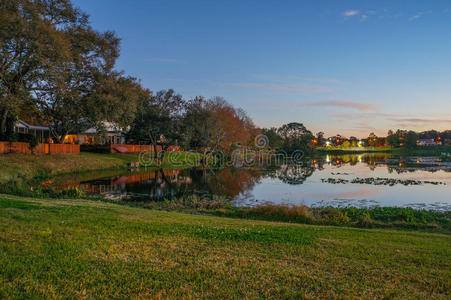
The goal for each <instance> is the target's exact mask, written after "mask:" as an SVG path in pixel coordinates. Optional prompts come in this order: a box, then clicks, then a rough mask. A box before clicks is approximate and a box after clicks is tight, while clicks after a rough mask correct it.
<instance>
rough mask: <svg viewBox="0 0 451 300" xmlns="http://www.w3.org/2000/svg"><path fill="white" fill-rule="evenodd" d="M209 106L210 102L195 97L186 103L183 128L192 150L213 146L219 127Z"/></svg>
mask: <svg viewBox="0 0 451 300" xmlns="http://www.w3.org/2000/svg"><path fill="white" fill-rule="evenodd" d="M209 106H210V104H209V101H208V100H206V99H205V98H203V97H195V98H194V99H191V100H189V101H188V102H186V103H185V114H184V117H183V124H184V126H183V127H184V130H185V136H186V137H185V140H186V142H187V145H188V146H189V147H190V148H194V149H202V150H204V149H205V148H208V147H210V146H212V143H213V141H214V136H215V133H214V130H215V128H216V126H217V125H216V120H215V118H214V116H213V113H212V112H211V110H210V109H209Z"/></svg>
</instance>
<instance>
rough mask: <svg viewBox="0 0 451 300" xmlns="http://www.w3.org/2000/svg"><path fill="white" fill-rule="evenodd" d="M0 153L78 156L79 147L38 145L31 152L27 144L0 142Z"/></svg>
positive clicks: (70, 145)
mask: <svg viewBox="0 0 451 300" xmlns="http://www.w3.org/2000/svg"><path fill="white" fill-rule="evenodd" d="M0 153H23V154H80V145H73V144H38V145H37V146H36V147H34V149H33V150H31V149H30V144H29V143H23V142H12V143H10V142H0Z"/></svg>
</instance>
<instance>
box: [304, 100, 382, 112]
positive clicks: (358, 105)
mask: <svg viewBox="0 0 451 300" xmlns="http://www.w3.org/2000/svg"><path fill="white" fill-rule="evenodd" d="M300 107H337V108H351V109H356V110H359V111H363V112H366V111H378V110H379V108H380V105H379V104H378V103H370V102H358V101H354V100H327V101H318V102H311V103H306V104H301V105H300Z"/></svg>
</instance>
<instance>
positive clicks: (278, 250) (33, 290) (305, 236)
mask: <svg viewBox="0 0 451 300" xmlns="http://www.w3.org/2000/svg"><path fill="white" fill-rule="evenodd" d="M450 278H451V237H450V236H449V235H443V234H432V233H416V232H404V231H389V230H374V229H373V230H365V229H352V228H340V227H323V226H311V225H293V224H284V223H271V222H263V221H252V220H238V219H228V218H220V217H210V216H197V215H189V214H179V213H173V212H162V211H154V210H149V209H142V208H136V207H128V206H119V205H116V204H109V203H104V202H96V201H88V200H57V199H53V200H52V199H31V198H20V197H17V196H9V195H0V298H17V297H18V298H29V297H32V298H58V297H63V298H79V297H80V298H81V297H87V298H111V297H114V298H123V297H126V296H131V297H155V298H158V297H164V298H174V297H183V298H198V297H203V298H263V297H273V298H296V297H302V296H305V297H315V298H316V297H327V298H331V297H332V298H333V297H344V298H348V297H363V298H375V297H388V298H444V299H445V298H448V297H449V293H450V289H451V281H450V280H449V279H450Z"/></svg>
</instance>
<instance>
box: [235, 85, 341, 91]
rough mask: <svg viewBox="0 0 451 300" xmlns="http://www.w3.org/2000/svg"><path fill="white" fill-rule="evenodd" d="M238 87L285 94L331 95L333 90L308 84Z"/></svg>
mask: <svg viewBox="0 0 451 300" xmlns="http://www.w3.org/2000/svg"><path fill="white" fill-rule="evenodd" d="M234 85H236V86H241V87H247V88H257V89H265V90H274V91H284V92H301V93H330V92H331V91H332V89H331V88H329V87H327V86H321V85H308V84H273V83H236V84H234Z"/></svg>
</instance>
